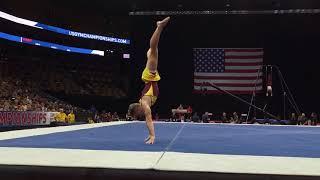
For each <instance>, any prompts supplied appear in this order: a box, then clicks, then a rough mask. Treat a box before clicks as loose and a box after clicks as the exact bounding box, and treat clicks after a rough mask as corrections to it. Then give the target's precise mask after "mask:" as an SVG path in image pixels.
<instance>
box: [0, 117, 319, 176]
mask: <svg viewBox="0 0 320 180" xmlns="http://www.w3.org/2000/svg"><path fill="white" fill-rule="evenodd" d="M155 127H156V133H157V139H156V143H155V144H154V145H146V144H144V142H143V140H144V138H145V137H146V135H147V129H146V127H145V124H144V123H143V122H112V123H99V124H86V125H75V126H65V127H53V128H38V129H28V130H19V131H9V132H1V133H0V157H1V159H0V177H1V176H2V177H4V178H15V179H40V178H41V179H42V178H46V179H50V178H52V179H56V178H60V177H65V178H71V177H72V178H77V179H92V178H94V179H105V178H106V177H108V178H109V179H113V178H114V179H119V178H120V179H132V178H133V177H137V178H140V179H150V176H152V177H153V179H163V178H167V177H170V178H174V179H193V178H196V177H197V178H199V177H201V179H212V178H218V179H319V178H320V170H319V167H320V146H319V144H320V138H319V137H320V128H319V127H304V126H278V125H231V124H195V123H161V122H159V123H155ZM1 179H2V178H1Z"/></svg>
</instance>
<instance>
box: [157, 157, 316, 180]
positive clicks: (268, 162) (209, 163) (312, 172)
mask: <svg viewBox="0 0 320 180" xmlns="http://www.w3.org/2000/svg"><path fill="white" fill-rule="evenodd" d="M319 167H320V158H301V157H275V156H247V155H218V154H198V153H177V152H166V153H165V155H164V156H163V157H162V159H161V161H160V162H159V163H158V164H157V166H155V169H157V170H165V171H193V172H218V173H245V174H279V175H305V176H320V171H319Z"/></svg>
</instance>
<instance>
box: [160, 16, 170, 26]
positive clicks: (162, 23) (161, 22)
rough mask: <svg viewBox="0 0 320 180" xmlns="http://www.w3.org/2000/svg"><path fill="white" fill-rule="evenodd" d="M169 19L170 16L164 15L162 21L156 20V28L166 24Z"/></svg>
mask: <svg viewBox="0 0 320 180" xmlns="http://www.w3.org/2000/svg"><path fill="white" fill-rule="evenodd" d="M169 20H170V17H166V18H165V19H163V20H162V21H158V22H157V27H158V28H164V27H165V26H166V25H167V24H168V22H169Z"/></svg>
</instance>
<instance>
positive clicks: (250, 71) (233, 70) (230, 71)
mask: <svg viewBox="0 0 320 180" xmlns="http://www.w3.org/2000/svg"><path fill="white" fill-rule="evenodd" d="M224 72H227V73H256V74H257V73H258V72H259V69H226V70H225V71H224Z"/></svg>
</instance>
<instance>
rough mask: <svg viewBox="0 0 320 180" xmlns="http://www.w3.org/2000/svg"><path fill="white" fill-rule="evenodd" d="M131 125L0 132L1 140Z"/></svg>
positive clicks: (77, 126) (110, 124)
mask: <svg viewBox="0 0 320 180" xmlns="http://www.w3.org/2000/svg"><path fill="white" fill-rule="evenodd" d="M129 123H132V122H129V121H116V122H107V123H95V124H81V125H72V126H58V127H48V128H35V129H25V130H15V131H6V132H0V140H8V139H16V138H23V137H30V136H38V135H46V134H52V133H59V132H68V131H76V130H81V129H91V128H99V127H105V126H115V125H122V124H129Z"/></svg>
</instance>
